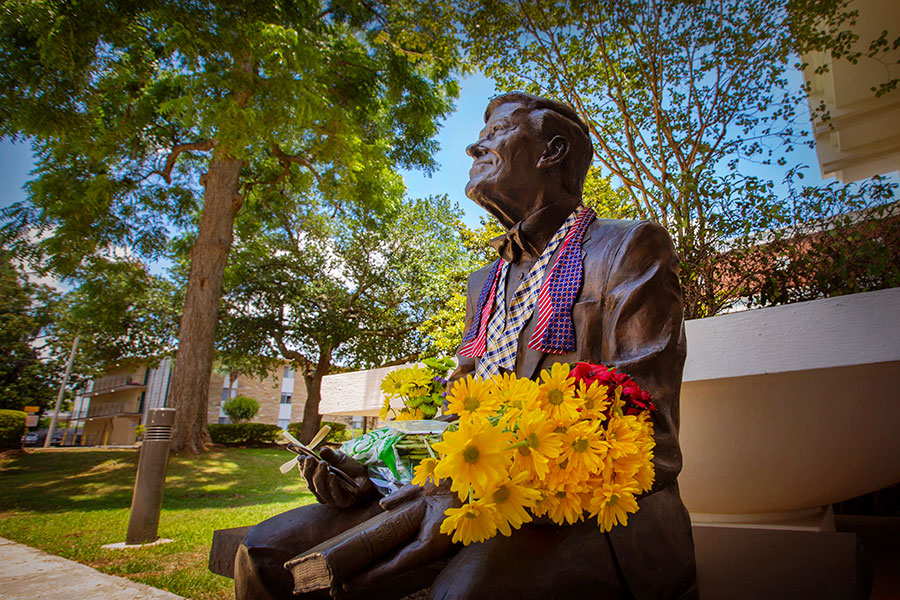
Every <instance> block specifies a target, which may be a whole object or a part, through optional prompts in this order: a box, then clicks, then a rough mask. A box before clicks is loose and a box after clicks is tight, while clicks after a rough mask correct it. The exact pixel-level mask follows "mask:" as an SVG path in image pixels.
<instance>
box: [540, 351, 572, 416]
mask: <svg viewBox="0 0 900 600" xmlns="http://www.w3.org/2000/svg"><path fill="white" fill-rule="evenodd" d="M541 379H542V380H543V383H541V384H540V385H539V386H538V402H539V403H540V405H541V410H543V411H544V413H545V414H546V415H547V418H548V419H550V420H552V421H557V422H559V423H562V424H568V423H571V422H572V421H575V420H577V419H578V416H579V414H578V401H577V400H576V399H575V380H574V379H570V378H569V365H568V364H566V363H555V364H554V365H553V366H552V367H551V368H550V370H549V371H547V370H544V371H541Z"/></svg>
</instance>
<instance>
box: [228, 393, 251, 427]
mask: <svg viewBox="0 0 900 600" xmlns="http://www.w3.org/2000/svg"><path fill="white" fill-rule="evenodd" d="M222 410H223V411H225V414H226V415H228V418H229V419H231V420H232V421H234V422H235V423H242V422H244V421H249V420H250V419H252V418H253V417H255V416H256V413H258V412H259V402H257V401H256V400H255V399H253V398H251V397H250V396H235V397H234V398H232V399H231V400H228V401H227V402H225V404H223V405H222Z"/></svg>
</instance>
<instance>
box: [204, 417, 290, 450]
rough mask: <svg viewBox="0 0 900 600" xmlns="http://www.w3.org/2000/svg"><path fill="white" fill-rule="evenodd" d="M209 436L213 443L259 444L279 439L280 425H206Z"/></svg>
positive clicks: (270, 442)
mask: <svg viewBox="0 0 900 600" xmlns="http://www.w3.org/2000/svg"><path fill="white" fill-rule="evenodd" d="M206 427H207V429H208V430H209V437H210V438H211V439H212V441H213V443H215V444H228V445H242V446H260V445H266V444H273V443H275V442H276V441H277V440H278V439H279V437H280V436H279V434H280V433H281V427H279V426H278V425H267V424H266V423H229V424H224V425H207V426H206Z"/></svg>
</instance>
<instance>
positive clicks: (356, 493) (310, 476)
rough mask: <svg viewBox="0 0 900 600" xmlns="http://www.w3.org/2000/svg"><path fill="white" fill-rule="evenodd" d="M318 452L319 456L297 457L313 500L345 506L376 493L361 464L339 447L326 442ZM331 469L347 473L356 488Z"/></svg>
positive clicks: (375, 495)
mask: <svg viewBox="0 0 900 600" xmlns="http://www.w3.org/2000/svg"><path fill="white" fill-rule="evenodd" d="M319 456H321V457H322V460H316V459H315V458H312V457H308V456H307V457H300V470H301V471H302V472H303V476H304V477H305V478H306V483H307V485H308V486H309V490H310V491H311V492H312V493H313V495H314V496H315V497H316V500H318V501H319V502H321V503H322V504H327V505H328V506H334V507H335V508H349V507H350V506H353V505H355V504H358V503H360V502H363V501H365V500H372V499H374V498H375V497H377V496H378V490H377V489H375V485H374V484H373V483H372V481H371V480H370V479H369V476H368V473H367V471H366V467H365V466H364V465H362V464H361V463H359V462H358V461H355V460H353V459H352V458H350V457H349V456H347V455H346V454H344V453H343V452H341V451H340V450H332V449H331V448H328V447H327V446H326V447H325V448H322V450H321V451H320V452H319ZM333 469H340V470H341V471H343V472H344V473H346V474H347V475H349V476H350V478H351V479H352V480H353V481H354V482H355V483H356V488H355V489H354V488H353V487H352V486H349V485H347V483H346V482H345V481H343V480H342V479H341V478H340V476H339V475H336V474H335V473H334V471H333Z"/></svg>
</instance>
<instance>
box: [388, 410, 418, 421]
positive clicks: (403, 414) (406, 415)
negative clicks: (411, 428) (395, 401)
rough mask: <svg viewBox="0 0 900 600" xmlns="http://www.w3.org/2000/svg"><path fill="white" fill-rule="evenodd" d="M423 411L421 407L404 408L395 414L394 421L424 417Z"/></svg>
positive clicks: (414, 419)
mask: <svg viewBox="0 0 900 600" xmlns="http://www.w3.org/2000/svg"><path fill="white" fill-rule="evenodd" d="M424 418H425V413H424V412H422V409H421V408H413V409H409V408H404V409H403V410H401V411H400V412H399V413H398V414H397V418H395V419H394V420H395V421H416V420H419V419H424Z"/></svg>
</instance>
